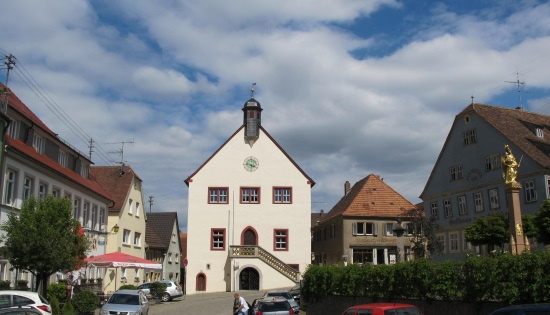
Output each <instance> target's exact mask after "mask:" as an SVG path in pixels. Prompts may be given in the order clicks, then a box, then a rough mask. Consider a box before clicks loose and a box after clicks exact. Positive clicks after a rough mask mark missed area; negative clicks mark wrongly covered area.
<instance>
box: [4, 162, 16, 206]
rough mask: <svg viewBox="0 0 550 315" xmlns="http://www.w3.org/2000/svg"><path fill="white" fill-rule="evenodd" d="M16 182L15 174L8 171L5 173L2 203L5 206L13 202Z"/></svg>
mask: <svg viewBox="0 0 550 315" xmlns="http://www.w3.org/2000/svg"><path fill="white" fill-rule="evenodd" d="M16 180H17V172H15V171H14V170H11V169H8V171H7V172H6V190H5V197H4V202H5V203H6V204H12V203H13V202H14V201H15V187H16Z"/></svg>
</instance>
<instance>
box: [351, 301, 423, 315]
mask: <svg viewBox="0 0 550 315" xmlns="http://www.w3.org/2000/svg"><path fill="white" fill-rule="evenodd" d="M342 315H424V314H423V313H422V312H421V311H420V310H419V309H418V308H416V306H414V305H410V304H400V303H372V304H361V305H355V306H352V307H350V308H348V309H347V310H345V311H344V312H343V313H342Z"/></svg>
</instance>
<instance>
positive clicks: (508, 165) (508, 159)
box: [500, 144, 519, 184]
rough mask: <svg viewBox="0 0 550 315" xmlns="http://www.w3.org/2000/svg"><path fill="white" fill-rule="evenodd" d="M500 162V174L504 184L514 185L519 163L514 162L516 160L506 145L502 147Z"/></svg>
mask: <svg viewBox="0 0 550 315" xmlns="http://www.w3.org/2000/svg"><path fill="white" fill-rule="evenodd" d="M500 160H501V162H502V166H503V168H504V170H503V173H502V176H503V177H504V181H505V182H506V184H509V183H515V182H516V177H517V175H518V167H519V163H518V162H516V158H515V157H514V155H513V154H512V150H511V149H510V147H509V146H508V145H507V144H505V145H504V155H503V156H502V157H501V158H500Z"/></svg>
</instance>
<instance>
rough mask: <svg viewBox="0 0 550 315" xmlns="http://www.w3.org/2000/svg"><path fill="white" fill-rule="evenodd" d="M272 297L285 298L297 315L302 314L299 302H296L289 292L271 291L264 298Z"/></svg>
mask: <svg viewBox="0 0 550 315" xmlns="http://www.w3.org/2000/svg"><path fill="white" fill-rule="evenodd" d="M270 296H280V297H282V298H285V299H286V300H287V301H288V303H289V304H290V306H291V307H292V309H293V310H294V313H295V314H298V312H300V305H298V302H296V300H294V297H293V296H292V294H290V293H289V292H288V291H285V290H270V291H267V292H266V293H265V294H264V297H270Z"/></svg>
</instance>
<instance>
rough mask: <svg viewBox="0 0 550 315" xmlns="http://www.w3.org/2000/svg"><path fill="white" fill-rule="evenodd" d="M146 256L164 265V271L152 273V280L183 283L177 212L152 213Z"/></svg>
mask: <svg viewBox="0 0 550 315" xmlns="http://www.w3.org/2000/svg"><path fill="white" fill-rule="evenodd" d="M145 242H146V243H147V246H146V249H145V254H146V258H147V259H149V260H153V261H157V262H159V263H161V264H162V271H160V272H159V271H156V272H155V271H151V273H152V274H151V275H150V277H149V278H150V279H153V280H172V281H174V282H176V283H181V280H182V278H181V270H180V263H181V246H180V229H179V226H178V214H177V212H150V213H148V214H147V224H146V229H145Z"/></svg>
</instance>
